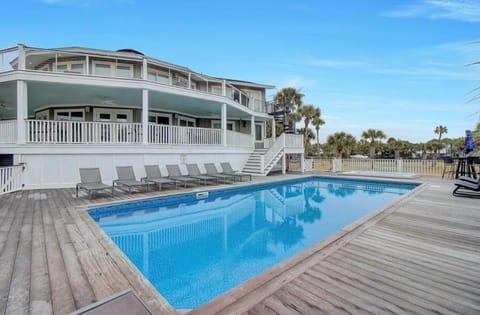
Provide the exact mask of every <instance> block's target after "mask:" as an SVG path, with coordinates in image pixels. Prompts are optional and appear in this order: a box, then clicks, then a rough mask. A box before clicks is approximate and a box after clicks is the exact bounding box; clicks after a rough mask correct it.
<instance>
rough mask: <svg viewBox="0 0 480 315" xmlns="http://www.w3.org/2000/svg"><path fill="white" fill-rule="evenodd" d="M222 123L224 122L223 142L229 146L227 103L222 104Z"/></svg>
mask: <svg viewBox="0 0 480 315" xmlns="http://www.w3.org/2000/svg"><path fill="white" fill-rule="evenodd" d="M221 116H222V117H221V123H222V144H223V146H224V147H226V146H227V104H225V103H223V104H222V112H221Z"/></svg>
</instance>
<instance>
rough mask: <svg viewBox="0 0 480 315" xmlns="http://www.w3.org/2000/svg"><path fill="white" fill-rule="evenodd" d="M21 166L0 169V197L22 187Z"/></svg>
mask: <svg viewBox="0 0 480 315" xmlns="http://www.w3.org/2000/svg"><path fill="white" fill-rule="evenodd" d="M23 169H24V166H23V165H15V166H7V167H0V195H1V194H5V193H9V192H13V191H17V190H20V189H22V187H23Z"/></svg>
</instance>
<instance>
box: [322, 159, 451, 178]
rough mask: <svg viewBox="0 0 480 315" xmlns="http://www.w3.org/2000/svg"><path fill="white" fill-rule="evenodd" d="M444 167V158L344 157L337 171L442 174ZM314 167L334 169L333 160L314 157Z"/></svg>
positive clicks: (323, 169)
mask: <svg viewBox="0 0 480 315" xmlns="http://www.w3.org/2000/svg"><path fill="white" fill-rule="evenodd" d="M444 167H445V163H444V161H443V160H413V159H412V160H391V159H361V160H360V159H342V160H341V169H340V170H337V171H342V172H348V171H372V172H396V173H413V174H417V175H431V176H441V175H442V173H443V170H444ZM313 169H314V170H317V171H333V160H332V159H314V160H313Z"/></svg>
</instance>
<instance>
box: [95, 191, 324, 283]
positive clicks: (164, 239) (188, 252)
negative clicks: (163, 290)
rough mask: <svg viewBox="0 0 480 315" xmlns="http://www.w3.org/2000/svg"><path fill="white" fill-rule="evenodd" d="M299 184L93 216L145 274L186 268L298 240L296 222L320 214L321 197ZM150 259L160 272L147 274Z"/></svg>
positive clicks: (260, 253)
mask: <svg viewBox="0 0 480 315" xmlns="http://www.w3.org/2000/svg"><path fill="white" fill-rule="evenodd" d="M304 186H305V185H304V184H302V183H299V184H295V185H290V186H285V187H280V188H271V189H266V190H262V191H259V192H257V193H255V194H239V195H234V196H229V197H228V198H224V199H222V198H216V199H213V200H211V199H206V200H201V201H199V202H196V201H195V202H194V203H191V204H189V203H183V204H180V205H178V207H176V208H173V209H168V206H165V207H160V208H159V207H155V208H146V209H141V210H136V211H132V212H126V213H123V214H116V215H112V216H107V217H102V218H99V219H98V222H99V224H100V226H101V227H102V228H103V229H104V231H105V232H106V233H107V234H108V235H109V236H110V237H111V238H112V240H113V241H114V242H115V243H116V244H117V245H118V246H119V247H120V248H121V249H122V251H123V252H124V253H125V254H126V255H127V256H128V257H129V258H130V259H131V260H132V261H133V263H134V264H135V265H136V266H137V267H139V269H140V270H141V271H142V272H143V273H144V274H145V275H146V276H148V277H149V278H150V277H155V278H156V277H164V276H166V275H169V274H171V273H170V272H168V270H171V269H175V270H176V272H178V271H179V270H182V269H185V270H187V269H188V270H190V269H191V267H192V266H191V264H192V262H195V263H196V268H197V269H201V268H202V264H210V263H215V262H217V261H220V260H221V259H222V258H223V257H225V256H232V254H233V256H236V257H237V258H239V257H241V258H242V259H248V257H251V258H252V259H258V258H260V257H264V256H270V255H273V254H272V253H271V248H269V244H270V243H273V244H274V245H281V247H283V248H289V247H291V246H293V245H295V244H297V243H298V242H300V241H301V240H302V239H303V238H304V235H303V227H302V225H301V224H299V222H300V223H301V222H308V223H313V222H315V221H316V220H319V219H321V210H320V207H319V205H320V203H321V202H322V201H323V197H322V196H321V195H319V190H318V189H316V188H314V187H306V188H304ZM207 245H208V246H207ZM173 257H176V258H175V259H173ZM151 264H155V265H158V264H160V265H161V266H162V270H163V272H161V273H158V270H155V274H153V275H151V276H150V275H148V274H149V270H150V265H151ZM182 266H183V267H182ZM162 274H163V275H162Z"/></svg>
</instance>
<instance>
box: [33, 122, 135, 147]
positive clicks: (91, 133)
mask: <svg viewBox="0 0 480 315" xmlns="http://www.w3.org/2000/svg"><path fill="white" fill-rule="evenodd" d="M26 125H27V134H26V136H27V139H26V141H27V142H28V143H60V144H61V143H141V142H142V124H139V123H110V122H86V121H54V120H27V121H26Z"/></svg>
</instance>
